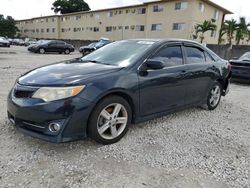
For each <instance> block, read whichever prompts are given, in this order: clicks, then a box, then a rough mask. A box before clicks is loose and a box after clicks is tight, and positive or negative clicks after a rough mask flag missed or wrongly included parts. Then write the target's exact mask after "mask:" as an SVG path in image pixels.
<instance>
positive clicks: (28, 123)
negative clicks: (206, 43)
mask: <svg viewBox="0 0 250 188" xmlns="http://www.w3.org/2000/svg"><path fill="white" fill-rule="evenodd" d="M230 75H231V70H230V64H229V63H228V62H227V61H225V60H222V59H221V58H219V57H218V56H217V55H215V54H214V53H213V52H211V51H210V50H209V49H207V48H205V47H203V46H202V45H200V44H198V43H195V42H192V41H186V40H176V39H166V40H149V39H147V40H146V39H145V40H126V41H120V42H115V43H112V44H110V45H107V46H105V47H103V48H101V49H99V50H97V51H95V52H93V53H91V54H89V55H87V56H85V57H83V58H79V59H74V60H69V61H65V62H61V63H57V64H51V65H47V66H43V67H40V68H37V69H35V70H33V71H29V72H27V73H26V74H24V75H23V76H21V77H20V78H18V79H17V81H16V83H15V85H14V87H13V89H12V90H11V91H10V93H9V96H8V117H9V120H10V121H11V122H12V123H13V124H14V125H15V126H16V127H17V129H18V130H20V131H21V132H23V133H26V134H28V135H31V136H34V137H37V138H41V139H44V140H47V141H51V142H68V141H72V140H77V139H81V138H85V137H87V136H89V137H91V138H92V139H94V140H96V141H97V142H100V143H102V144H111V143H115V142H117V141H118V140H120V139H121V138H122V137H123V136H124V135H125V134H126V132H127V130H128V128H129V125H130V124H131V123H138V122H142V121H145V120H149V119H152V118H156V117H159V116H162V115H166V114H169V113H173V112H176V111H179V110H183V109H186V108H190V107H195V106H202V107H204V108H206V109H207V110H214V109H215V108H216V107H217V106H218V105H219V103H220V99H221V96H225V95H226V94H227V92H228V86H229V81H230ZM194 121H195V120H194Z"/></svg>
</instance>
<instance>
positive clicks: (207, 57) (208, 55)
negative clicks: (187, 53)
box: [205, 51, 214, 62]
mask: <svg viewBox="0 0 250 188" xmlns="http://www.w3.org/2000/svg"><path fill="white" fill-rule="evenodd" d="M205 57H206V62H213V61H214V59H213V58H212V56H211V55H210V54H209V53H208V52H206V51H205Z"/></svg>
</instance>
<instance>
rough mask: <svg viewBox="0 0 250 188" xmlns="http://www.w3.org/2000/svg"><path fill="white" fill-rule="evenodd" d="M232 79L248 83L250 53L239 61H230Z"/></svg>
mask: <svg viewBox="0 0 250 188" xmlns="http://www.w3.org/2000/svg"><path fill="white" fill-rule="evenodd" d="M229 62H230V64H231V65H232V78H233V79H237V80H245V81H250V52H246V53H244V54H243V55H242V56H241V57H240V58H239V59H235V60H230V61H229Z"/></svg>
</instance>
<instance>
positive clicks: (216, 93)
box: [202, 82, 222, 110]
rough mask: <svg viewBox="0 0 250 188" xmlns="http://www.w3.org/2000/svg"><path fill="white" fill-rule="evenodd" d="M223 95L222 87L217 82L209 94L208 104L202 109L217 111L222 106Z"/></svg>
mask: <svg viewBox="0 0 250 188" xmlns="http://www.w3.org/2000/svg"><path fill="white" fill-rule="evenodd" d="M221 95H222V89H221V85H220V83H219V82H215V83H214V84H213V86H212V88H211V89H210V91H209V93H208V96H207V101H206V104H204V105H202V107H203V108H204V109H207V110H214V109H216V108H217V106H218V105H219V104H220V100H221Z"/></svg>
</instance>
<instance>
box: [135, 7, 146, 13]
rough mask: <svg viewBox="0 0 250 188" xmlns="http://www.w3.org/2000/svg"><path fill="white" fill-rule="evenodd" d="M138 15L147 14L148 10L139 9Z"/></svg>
mask: <svg viewBox="0 0 250 188" xmlns="http://www.w3.org/2000/svg"><path fill="white" fill-rule="evenodd" d="M137 13H138V14H146V8H138V9H137Z"/></svg>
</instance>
